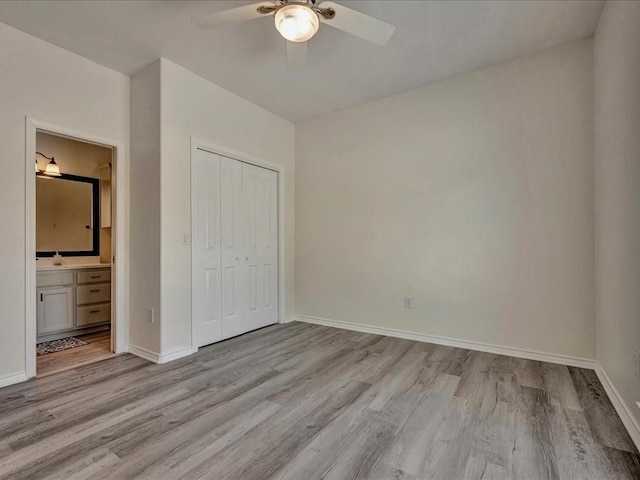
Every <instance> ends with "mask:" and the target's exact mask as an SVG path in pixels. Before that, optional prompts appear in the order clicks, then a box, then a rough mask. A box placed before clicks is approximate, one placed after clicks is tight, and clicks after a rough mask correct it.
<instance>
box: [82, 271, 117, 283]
mask: <svg viewBox="0 0 640 480" xmlns="http://www.w3.org/2000/svg"><path fill="white" fill-rule="evenodd" d="M76 279H77V282H78V283H104V282H110V281H111V270H89V271H86V272H78V273H76Z"/></svg>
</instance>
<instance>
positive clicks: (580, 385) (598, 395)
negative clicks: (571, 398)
mask: <svg viewBox="0 0 640 480" xmlns="http://www.w3.org/2000/svg"><path fill="white" fill-rule="evenodd" d="M569 373H570V374H571V379H572V380H573V384H574V385H575V388H576V390H577V392H578V395H579V397H580V402H581V404H582V406H583V408H584V412H585V416H586V418H587V421H588V422H589V426H590V428H591V432H592V433H593V436H594V437H595V439H596V441H597V442H598V443H600V444H601V445H603V446H605V447H609V448H613V449H615V450H623V451H625V452H629V453H633V454H637V453H638V451H637V450H636V448H635V445H634V444H633V441H632V440H631V437H630V436H629V434H628V433H627V431H626V430H625V428H624V425H623V424H622V421H621V420H620V417H618V415H617V413H616V411H615V408H614V407H613V404H612V403H611V401H610V400H609V397H607V394H606V392H605V391H604V388H603V387H602V384H601V383H600V381H599V380H598V377H597V376H596V373H595V372H594V371H593V370H585V369H583V368H573V367H569Z"/></svg>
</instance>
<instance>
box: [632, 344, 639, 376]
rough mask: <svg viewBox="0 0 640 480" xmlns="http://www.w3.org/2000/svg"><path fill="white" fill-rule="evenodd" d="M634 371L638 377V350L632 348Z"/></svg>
mask: <svg viewBox="0 0 640 480" xmlns="http://www.w3.org/2000/svg"><path fill="white" fill-rule="evenodd" d="M633 362H634V371H635V372H636V376H638V377H640V352H638V351H637V350H634V352H633Z"/></svg>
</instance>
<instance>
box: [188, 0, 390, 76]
mask: <svg viewBox="0 0 640 480" xmlns="http://www.w3.org/2000/svg"><path fill="white" fill-rule="evenodd" d="M316 3H317V0H299V1H295V0H294V1H291V0H274V1H271V2H261V3H254V4H251V5H243V6H241V7H236V8H232V9H230V10H224V11H222V12H216V13H211V14H208V15H203V16H201V17H196V18H193V19H192V20H193V22H194V23H195V24H196V25H197V26H199V27H200V28H202V29H203V30H208V29H211V28H216V27H221V26H223V25H232V24H235V23H240V22H244V21H247V20H254V19H256V18H261V17H265V16H267V15H273V16H274V17H275V24H276V29H277V30H278V32H280V34H281V35H282V36H283V37H284V38H285V39H286V40H287V66H288V67H289V68H291V69H296V68H302V67H304V66H305V65H306V64H307V40H310V39H311V38H312V37H313V36H314V35H315V34H316V32H317V31H318V28H319V27H320V23H324V24H326V25H329V26H331V27H334V28H337V29H338V30H342V31H344V32H347V33H350V34H351V35H355V36H356V37H360V38H363V39H365V40H369V41H370V42H373V43H376V44H378V45H384V44H386V43H387V42H388V41H389V39H390V38H391V36H392V35H393V32H395V30H396V27H394V26H393V25H390V24H388V23H386V22H383V21H381V20H378V19H376V18H373V17H370V16H369V15H365V14H364V13H360V12H357V11H355V10H352V9H350V8H347V7H344V6H342V5H338V4H337V3H334V2H330V1H327V2H323V1H321V2H320V3H318V4H317V5H316Z"/></svg>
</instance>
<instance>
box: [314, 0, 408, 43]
mask: <svg viewBox="0 0 640 480" xmlns="http://www.w3.org/2000/svg"><path fill="white" fill-rule="evenodd" d="M318 8H320V9H327V8H332V9H333V10H335V12H336V14H335V16H334V17H333V18H331V19H327V18H324V17H323V16H322V15H318V17H319V18H320V21H321V22H322V23H324V24H326V25H330V26H332V27H334V28H337V29H338V30H342V31H344V32H347V33H350V34H351V35H355V36H356V37H360V38H364V39H365V40H369V41H370V42H373V43H376V44H378V45H384V44H386V43H387V42H388V41H389V39H390V38H391V36H392V35H393V32H395V31H396V27H395V26H393V25H391V24H389V23H387V22H383V21H382V20H378V19H377V18H373V17H370V16H369V15H365V14H364V13H360V12H357V11H356V10H351V9H350V8H347V7H344V6H342V5H339V4H337V3H334V2H322V3H321V4H320V5H318Z"/></svg>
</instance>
